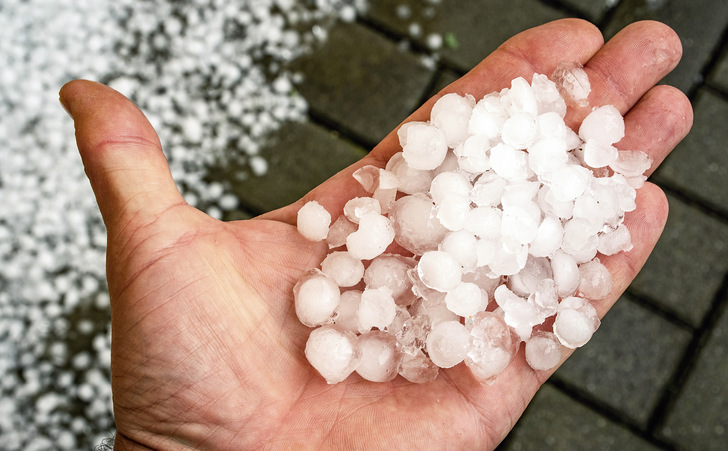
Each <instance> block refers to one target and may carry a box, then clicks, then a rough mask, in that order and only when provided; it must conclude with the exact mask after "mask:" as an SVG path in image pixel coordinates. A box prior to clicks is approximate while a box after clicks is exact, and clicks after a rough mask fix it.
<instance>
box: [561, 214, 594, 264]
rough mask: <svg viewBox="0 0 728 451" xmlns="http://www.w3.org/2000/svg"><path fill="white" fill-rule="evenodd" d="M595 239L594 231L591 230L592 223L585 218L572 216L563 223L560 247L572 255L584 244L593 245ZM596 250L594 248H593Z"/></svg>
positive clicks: (582, 247)
mask: <svg viewBox="0 0 728 451" xmlns="http://www.w3.org/2000/svg"><path fill="white" fill-rule="evenodd" d="M594 240H597V237H596V232H595V231H592V225H591V223H590V222H589V221H587V220H586V219H581V218H572V219H570V220H568V221H566V223H565V224H564V239H563V241H562V243H561V249H562V250H563V251H564V252H565V253H567V254H570V255H572V256H574V255H576V254H577V253H579V251H581V250H582V249H584V248H585V246H590V245H591V246H595V245H596V242H594V243H590V241H594ZM595 251H596V248H595Z"/></svg>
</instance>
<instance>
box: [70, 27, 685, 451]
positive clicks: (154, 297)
mask: <svg viewBox="0 0 728 451" xmlns="http://www.w3.org/2000/svg"><path fill="white" fill-rule="evenodd" d="M680 54H681V48H680V41H679V39H678V38H677V36H676V35H675V34H674V32H672V30H670V29H669V28H667V27H666V26H664V25H662V24H659V23H655V22H641V23H636V24H633V25H631V26H629V27H628V28H626V29H625V30H623V31H622V32H621V33H620V34H618V35H617V36H615V38H614V39H612V40H611V41H610V42H609V43H607V44H606V45H604V44H603V40H602V37H601V34H600V33H599V31H598V30H597V29H596V28H595V27H594V26H593V25H591V24H589V23H586V22H583V21H578V20H571V19H567V20H562V21H557V22H553V23H549V24H546V25H543V26H540V27H538V28H535V29H532V30H528V31H526V32H524V33H521V34H519V35H518V36H516V37H514V38H512V39H511V40H509V41H508V42H507V43H505V44H504V45H503V46H501V47H500V48H499V49H498V50H496V51H495V52H494V53H493V54H491V55H490V56H489V57H488V58H486V59H485V60H484V61H483V62H482V63H481V64H479V65H478V66H477V67H476V68H475V69H473V70H472V71H471V72H470V73H468V74H467V75H466V76H465V77H463V78H462V79H460V80H458V81H457V82H455V83H453V84H452V85H450V86H448V87H447V88H446V89H445V90H444V91H443V92H442V93H441V94H444V93H446V92H458V93H461V94H464V93H470V94H472V95H474V96H475V97H476V98H479V97H482V96H483V95H485V94H487V93H489V92H492V91H496V90H500V89H502V88H503V87H506V86H508V84H509V83H510V80H512V79H513V78H515V77H517V76H524V77H527V78H529V79H530V76H531V75H532V74H533V73H534V72H538V73H545V74H550V73H552V72H553V70H554V68H555V67H556V65H557V64H558V63H559V62H561V61H578V62H580V63H582V64H584V67H585V70H586V71H587V73H588V74H589V78H590V81H591V86H592V92H591V94H590V96H589V100H590V103H591V105H604V104H613V105H615V106H616V107H617V109H619V110H620V112H621V113H622V114H623V115H625V123H626V136H625V138H624V139H623V140H622V141H621V142H620V143H619V145H618V147H619V148H622V149H640V150H644V151H645V152H647V153H648V154H650V155H651V156H652V157H653V158H654V165H653V167H652V168H651V170H654V168H655V167H656V166H657V165H658V164H659V162H661V161H662V160H663V159H664V158H665V156H666V155H667V153H668V152H669V151H670V150H671V149H672V148H673V147H674V146H675V145H676V144H677V143H678V142H679V141H680V140H681V139H682V138H683V137H684V136H685V135H686V134H687V132H688V130H689V128H690V125H691V123H692V110H691V108H690V105H689V103H688V101H687V99H686V98H685V96H684V95H683V94H682V93H680V92H679V91H678V90H676V89H674V88H671V87H667V86H658V87H653V86H654V84H655V83H657V82H658V81H659V80H660V79H661V78H662V77H663V76H664V75H665V74H667V73H668V72H669V71H670V70H672V68H674V66H675V65H676V64H677V61H678V60H679V58H680ZM60 95H61V101H62V103H63V104H64V106H65V107H66V109H67V110H68V111H69V113H70V114H71V115H72V117H73V118H74V121H75V125H76V136H77V141H78V146H79V150H80V152H81V156H82V159H83V162H84V165H85V167H86V172H87V174H88V176H89V179H90V181H91V185H92V187H93V189H94V192H95V194H96V197H97V201H98V204H99V208H100V209H101V213H102V215H103V218H104V221H105V223H106V226H107V230H108V258H107V273H108V284H109V291H110V295H111V313H112V364H111V365H112V366H111V371H112V390H113V394H114V414H115V419H116V426H117V431H118V432H117V439H116V447H118V449H145V448H153V449H181V448H194V449H257V448H284V449H302V448H337V449H349V448H362V447H367V448H379V447H381V448H384V447H385V446H386V447H395V448H414V447H416V446H418V445H419V446H421V445H425V446H426V447H427V448H428V449H429V448H445V447H450V448H464V449H474V448H475V449H491V448H494V447H495V446H496V445H497V444H498V443H499V442H500V441H501V440H502V439H503V438H504V437H505V436H506V434H507V433H508V431H509V430H510V429H511V428H512V427H513V425H514V424H515V422H516V420H517V419H518V417H519V416H520V415H521V414H522V413H523V410H524V409H525V407H526V405H527V404H528V402H529V401H530V399H531V398H532V397H533V395H534V394H535V393H536V391H537V390H538V388H539V386H540V385H541V384H542V383H543V382H544V381H545V380H546V379H547V378H548V377H549V376H550V374H551V371H549V372H543V371H534V370H532V369H531V368H530V367H529V366H528V364H527V363H526V362H525V358H524V356H523V350H522V349H521V351H520V352H519V354H518V355H517V356H516V358H515V359H514V360H513V362H511V364H510V366H509V367H508V368H507V369H506V370H505V371H504V372H503V373H501V375H500V376H499V377H498V378H497V379H496V381H495V383H494V384H492V385H483V384H480V383H478V382H477V381H476V380H475V379H473V378H472V376H471V375H470V373H469V371H468V370H467V369H466V368H465V367H464V366H463V365H458V366H456V367H454V368H451V369H448V370H445V371H442V372H441V373H440V376H439V377H438V378H437V379H436V380H435V381H433V382H430V383H427V384H420V385H418V384H412V383H409V382H407V381H406V380H404V379H402V378H397V379H395V380H393V381H391V382H388V383H370V382H367V381H364V380H362V379H361V378H359V377H358V376H352V377H350V378H349V379H347V380H346V381H344V382H342V383H339V384H336V385H328V384H326V382H325V381H324V379H323V378H322V377H320V376H319V375H318V373H316V371H315V370H314V369H313V368H311V367H310V365H309V364H308V362H307V361H306V359H305V357H304V355H303V348H304V345H305V342H306V339H307V337H308V334H309V332H310V329H309V328H307V327H305V326H303V325H301V324H300V323H299V321H298V320H297V319H296V316H295V312H294V308H293V296H292V288H293V285H294V284H295V282H296V280H297V278H298V277H299V276H300V275H301V274H302V273H303V272H305V271H306V270H308V269H310V268H312V267H316V266H317V265H318V264H319V263H320V261H321V260H322V259H323V257H324V256H325V254H326V251H327V249H326V246H325V244H322V243H311V242H309V241H306V240H305V239H304V238H302V237H301V236H300V235H299V234H298V233H297V231H296V227H295V218H296V212H297V210H298V208H300V206H301V205H303V203H304V202H305V201H308V200H314V199H315V200H317V201H318V202H319V203H321V204H322V205H323V206H324V207H326V208H327V210H328V211H330V212H337V211H341V209H342V207H343V205H344V203H345V202H346V201H347V200H348V199H350V198H352V197H356V196H360V195H363V194H364V192H363V190H362V188H361V187H360V186H359V185H358V183H357V182H356V181H355V180H354V179H353V178H352V177H351V174H352V172H353V171H354V170H355V169H356V168H358V167H361V166H363V165H365V164H373V165H378V166H384V164H385V162H386V161H387V160H388V158H389V157H390V156H391V155H392V154H394V153H395V152H397V151H398V150H399V149H398V141H397V138H396V134H394V133H392V134H390V135H389V136H387V137H386V138H385V139H384V140H383V141H382V142H381V143H380V144H379V145H378V146H377V147H376V148H375V149H374V150H372V152H371V153H370V154H369V155H368V156H367V157H366V158H364V159H363V160H362V161H360V162H359V163H357V164H355V165H353V166H352V167H349V168H347V169H345V170H344V171H342V172H341V173H339V174H337V175H336V176H334V177H332V178H331V179H330V180H328V181H327V182H325V183H324V184H322V185H321V186H319V187H317V188H316V189H314V190H313V191H312V192H310V193H309V194H308V195H306V196H305V198H304V199H302V200H301V201H299V202H297V203H295V204H292V205H290V206H287V207H284V208H282V209H279V210H276V211H274V212H271V213H268V214H266V215H263V216H261V217H259V218H255V219H252V220H248V221H237V222H228V223H225V222H221V221H218V220H215V219H212V218H210V217H208V216H206V215H205V214H203V213H201V212H200V211H198V210H196V209H195V208H193V207H191V206H189V205H187V204H186V203H185V202H184V200H183V198H182V196H181V195H180V193H179V192H178V191H177V188H176V186H175V184H174V182H173V180H172V178H171V175H170V172H169V168H168V166H167V162H166V160H165V158H164V156H163V154H162V152H161V147H160V143H159V140H158V138H157V136H156V134H155V132H154V130H153V129H152V127H151V125H150V124H149V123H148V122H147V120H146V119H145V118H144V116H143V114H142V113H141V112H140V111H139V110H138V109H137V108H136V107H135V106H134V105H133V104H131V102H129V101H128V100H126V99H125V98H124V97H123V96H121V95H120V94H118V93H116V92H114V91H112V90H111V89H109V88H106V87H104V86H102V85H99V84H96V83H91V82H86V81H75V82H71V83H69V84H67V85H66V86H64V87H63V89H62V90H61V93H60ZM433 102H434V99H433V100H430V101H429V102H427V103H426V104H425V105H424V106H423V107H422V108H420V109H419V110H418V111H417V112H415V113H414V114H413V115H412V117H410V118H409V120H426V119H427V117H428V114H429V110H430V108H431V107H432V104H433ZM587 113H588V110H586V109H578V108H577V109H570V111H569V113H568V114H567V124H568V125H570V126H571V127H572V128H573V127H574V124H578V123H579V122H580V121H581V119H583V117H584V116H585V115H586V114H587ZM666 217H667V202H666V199H665V196H664V195H663V193H662V192H661V191H660V190H659V188H657V187H656V186H654V185H652V184H650V183H646V184H645V186H644V187H643V188H641V189H640V190H639V191H638V194H637V209H636V210H635V211H633V212H631V213H630V214H628V215H627V217H626V218H625V224H626V225H627V226H628V227H629V229H630V232H631V234H632V241H633V244H634V248H633V249H632V250H631V251H630V252H628V253H619V254H616V255H612V256H609V257H604V258H602V262H603V263H604V264H605V265H606V266H607V268H608V269H609V270H610V272H611V273H612V278H613V289H612V292H611V293H610V295H609V296H608V297H607V298H606V299H605V300H602V301H598V302H596V303H595V304H594V305H595V307H596V309H597V311H598V313H599V316H600V317H601V316H603V315H604V314H605V313H606V312H607V311H608V310H609V308H610V307H611V306H612V305H613V304H614V302H615V301H616V300H617V298H618V297H619V295H620V294H621V293H622V292H623V291H624V290H625V289H626V287H627V286H628V285H629V283H630V282H631V281H632V279H633V278H634V277H635V275H636V274H637V271H638V270H639V269H640V268H641V267H642V265H643V264H644V262H645V260H646V259H647V256H648V255H649V253H650V251H651V250H652V248H653V247H654V245H655V243H656V241H657V238H658V237H659V234H660V232H661V231H662V228H663V226H664V224H665V220H666ZM564 358H566V355H565V357H564Z"/></svg>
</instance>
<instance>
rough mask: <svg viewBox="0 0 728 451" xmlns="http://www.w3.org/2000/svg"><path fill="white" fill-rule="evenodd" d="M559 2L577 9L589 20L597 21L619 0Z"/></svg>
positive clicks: (563, 0) (570, 0)
mask: <svg viewBox="0 0 728 451" xmlns="http://www.w3.org/2000/svg"><path fill="white" fill-rule="evenodd" d="M561 2H562V3H563V4H565V5H568V6H571V7H572V8H575V9H577V10H578V11H580V12H581V13H583V14H584V15H585V16H586V18H587V19H589V20H590V21H592V22H594V23H599V22H600V21H601V20H602V19H603V18H604V15H605V14H606V13H607V11H609V10H610V9H612V8H614V7H615V6H616V5H617V4H618V3H619V0H561Z"/></svg>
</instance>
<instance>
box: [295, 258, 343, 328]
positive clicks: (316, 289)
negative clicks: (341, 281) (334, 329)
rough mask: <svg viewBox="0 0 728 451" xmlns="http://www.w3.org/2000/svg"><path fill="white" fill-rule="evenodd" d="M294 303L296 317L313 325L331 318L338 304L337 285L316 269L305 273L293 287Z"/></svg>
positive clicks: (310, 325)
mask: <svg viewBox="0 0 728 451" xmlns="http://www.w3.org/2000/svg"><path fill="white" fill-rule="evenodd" d="M293 296H294V305H295V308H296V315H297V316H298V319H299V320H300V321H301V323H303V324H304V325H306V326H309V327H315V326H318V325H321V324H325V323H327V322H329V321H330V320H331V317H332V316H333V314H334V310H336V307H338V306H339V299H340V296H341V295H340V292H339V286H338V285H337V284H336V282H334V280H333V279H331V278H330V277H328V276H326V275H325V274H324V273H322V272H321V271H319V270H318V269H312V270H311V271H308V272H307V273H305V274H304V275H303V276H301V278H300V279H299V280H298V282H297V283H296V285H295V286H294V287H293Z"/></svg>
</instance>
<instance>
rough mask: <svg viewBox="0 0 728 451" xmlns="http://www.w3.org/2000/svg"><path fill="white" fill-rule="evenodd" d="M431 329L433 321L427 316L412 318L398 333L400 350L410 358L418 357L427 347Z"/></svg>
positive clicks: (406, 321)
mask: <svg viewBox="0 0 728 451" xmlns="http://www.w3.org/2000/svg"><path fill="white" fill-rule="evenodd" d="M449 319H452V318H449ZM431 329H432V323H431V319H430V317H428V316H427V315H417V316H410V317H409V318H408V319H407V320H405V322H404V324H402V327H401V328H400V330H399V331H398V332H397V333H396V337H397V343H398V344H399V348H400V349H401V351H402V352H403V353H404V354H407V355H409V356H415V355H417V354H418V353H419V352H420V351H421V350H422V349H423V348H424V347H425V341H426V339H427V334H428V333H430V330H431Z"/></svg>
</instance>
